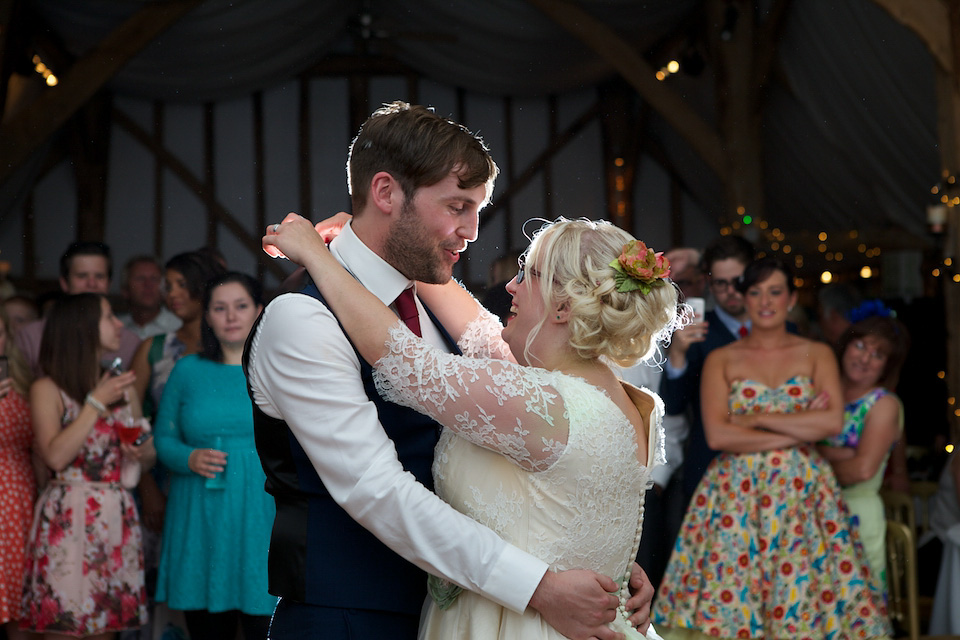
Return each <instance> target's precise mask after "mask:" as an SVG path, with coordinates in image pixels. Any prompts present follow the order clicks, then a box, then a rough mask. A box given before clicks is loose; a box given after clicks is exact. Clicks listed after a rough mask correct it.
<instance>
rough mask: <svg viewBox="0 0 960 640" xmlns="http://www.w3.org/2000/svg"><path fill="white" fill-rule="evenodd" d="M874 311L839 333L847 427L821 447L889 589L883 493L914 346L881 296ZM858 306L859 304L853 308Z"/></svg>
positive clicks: (874, 569) (877, 576) (875, 572)
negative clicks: (903, 372)
mask: <svg viewBox="0 0 960 640" xmlns="http://www.w3.org/2000/svg"><path fill="white" fill-rule="evenodd" d="M867 308H870V309H873V310H875V311H878V312H879V313H881V314H886V315H873V316H870V317H867V318H864V319H863V320H860V321H859V322H857V323H856V324H854V325H853V326H851V327H850V328H849V329H847V331H846V332H845V333H844V334H843V336H842V337H841V338H840V344H839V346H838V349H837V352H838V353H839V354H840V374H841V382H842V385H843V401H844V404H845V406H844V411H843V431H841V432H840V434H839V435H836V436H834V437H832V438H828V439H827V440H824V441H823V442H821V443H820V444H819V445H818V446H817V449H818V450H819V451H820V453H821V454H822V455H823V456H824V457H825V458H826V459H827V460H828V461H829V462H830V465H831V466H832V467H833V471H834V473H835V474H836V476H837V481H838V482H839V483H840V486H841V487H843V499H844V500H845V501H846V503H847V508H848V509H849V510H850V520H851V522H852V523H853V524H854V526H855V528H856V529H857V530H858V532H859V534H860V541H861V542H862V543H863V549H864V552H865V553H866V554H867V564H868V565H869V566H870V574H871V575H872V576H873V578H874V580H876V582H877V586H878V587H879V588H880V589H886V582H887V581H886V570H887V558H886V540H887V526H886V525H887V518H886V515H885V514H884V510H883V500H882V499H881V498H880V487H881V486H882V485H883V478H884V472H885V471H886V468H887V460H888V459H889V457H890V451H891V449H892V448H893V446H894V445H896V443H897V441H898V440H899V439H900V434H901V432H902V431H903V406H902V405H901V404H900V399H899V398H897V396H896V395H894V394H893V390H894V389H895V388H896V386H897V379H898V378H899V375H900V367H901V366H902V365H903V361H904V360H905V359H906V357H907V351H909V349H910V338H909V336H908V335H907V330H906V327H904V326H903V324H901V323H900V322H898V321H897V319H896V318H893V317H891V316H890V315H889V314H890V310H889V309H887V308H886V307H884V306H883V305H882V303H881V304H879V305H878V304H877V303H876V302H870V303H869V304H868V305H867ZM854 311H856V310H854Z"/></svg>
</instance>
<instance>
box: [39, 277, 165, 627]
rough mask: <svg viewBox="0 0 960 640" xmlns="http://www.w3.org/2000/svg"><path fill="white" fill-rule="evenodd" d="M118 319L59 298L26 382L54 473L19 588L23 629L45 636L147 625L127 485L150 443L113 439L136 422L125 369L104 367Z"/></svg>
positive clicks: (99, 307)
mask: <svg viewBox="0 0 960 640" xmlns="http://www.w3.org/2000/svg"><path fill="white" fill-rule="evenodd" d="M122 329H123V324H122V323H121V322H120V321H119V320H117V318H116V317H115V316H114V315H113V311H112V310H111V308H110V303H109V302H108V301H107V299H106V298H105V297H103V296H101V295H99V294H94V293H81V294H78V295H74V296H67V297H65V298H63V299H61V300H59V301H57V303H56V304H55V306H54V308H53V310H51V312H50V316H49V318H48V320H47V324H46V326H45V327H44V331H43V341H42V342H41V345H40V365H41V367H42V368H43V370H44V371H46V372H47V374H48V375H47V377H44V378H40V379H39V380H37V381H36V382H34V383H33V386H32V387H31V388H30V409H31V411H32V413H33V429H34V442H35V445H36V448H37V452H38V454H39V455H40V457H41V458H42V459H43V461H44V462H45V463H46V464H47V466H48V467H50V469H52V470H53V472H54V476H53V478H52V479H51V480H50V482H49V483H48V484H47V487H46V489H45V490H44V492H43V494H42V495H41V496H40V498H39V500H38V502H37V506H36V510H35V512H34V519H33V526H32V527H31V530H30V539H29V543H28V553H27V561H28V564H27V569H26V584H25V585H24V589H23V603H24V607H25V615H24V619H23V626H24V628H27V629H30V630H31V631H36V632H39V633H42V634H43V636H42V637H43V638H44V639H45V640H53V639H56V638H66V637H93V638H97V639H98V640H108V639H109V638H112V637H114V635H115V632H116V631H120V630H123V629H131V628H135V627H139V626H140V625H142V624H144V623H145V622H146V606H145V604H146V592H145V589H144V582H143V579H144V577H143V549H142V547H141V538H140V521H139V518H138V516H137V509H136V506H135V505H134V502H133V494H132V493H131V492H130V489H131V488H132V487H134V486H136V483H137V481H138V480H139V476H140V471H141V466H149V465H151V464H152V463H153V460H154V459H155V457H156V454H155V451H154V449H153V442H152V439H148V440H147V441H146V443H144V444H141V445H131V444H125V443H121V441H120V436H119V428H118V423H119V422H120V421H121V420H124V421H125V420H127V419H139V418H140V403H139V402H138V400H137V398H136V394H134V393H133V389H132V384H133V381H134V374H133V373H132V372H127V373H121V374H120V375H113V374H112V373H110V372H106V373H102V372H101V369H100V357H101V355H102V354H103V353H106V352H110V351H116V349H117V347H118V346H119V344H120V336H121V331H122Z"/></svg>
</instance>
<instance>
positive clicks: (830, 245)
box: [720, 206, 881, 289]
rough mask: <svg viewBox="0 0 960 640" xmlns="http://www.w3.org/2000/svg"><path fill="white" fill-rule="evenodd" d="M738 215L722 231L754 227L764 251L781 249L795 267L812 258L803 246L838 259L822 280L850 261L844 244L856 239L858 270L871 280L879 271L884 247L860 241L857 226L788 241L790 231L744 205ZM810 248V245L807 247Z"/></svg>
mask: <svg viewBox="0 0 960 640" xmlns="http://www.w3.org/2000/svg"><path fill="white" fill-rule="evenodd" d="M737 216H738V218H737V219H736V220H734V221H733V222H732V223H730V224H728V225H725V226H723V227H721V229H720V234H721V235H730V234H733V233H743V232H746V231H748V230H749V229H753V230H754V233H759V236H760V239H759V240H758V241H757V242H756V243H755V244H757V246H758V249H759V250H760V252H761V253H762V254H763V255H767V254H770V253H779V254H782V256H783V257H784V258H785V259H788V260H792V261H793V264H794V266H795V267H796V269H797V270H798V271H799V270H803V269H804V266H805V265H806V264H807V263H808V262H811V260H809V259H808V257H807V256H806V255H805V253H804V252H805V249H804V247H812V246H813V245H814V243H815V244H816V247H815V248H816V251H817V253H818V254H819V257H820V258H822V260H824V261H825V262H827V263H836V265H837V268H836V269H830V268H827V269H824V270H822V271H821V272H820V274H819V278H818V279H819V281H820V282H821V283H823V284H828V283H830V282H832V281H833V280H834V277H835V272H836V271H838V270H840V269H841V268H842V267H843V265H841V264H840V263H843V262H844V261H846V262H847V263H849V262H850V258H849V256H848V255H847V252H845V250H844V249H845V248H846V247H849V246H852V244H853V243H856V254H857V255H860V256H862V257H861V258H859V262H863V263H864V264H862V265H861V266H860V269H859V270H858V275H859V277H860V278H861V279H863V280H869V279H871V278H875V277H877V275H879V267H878V265H877V264H876V262H877V259H878V258H879V257H880V254H881V249H880V247H879V246H875V245H871V244H868V243H867V242H863V241H860V232H859V231H858V230H856V229H851V230H849V231H846V232H843V231H840V232H831V233H827V232H826V231H820V232H818V233H817V234H816V237H815V240H814V239H812V238H806V237H802V236H796V237H795V238H794V240H793V241H788V239H787V234H786V233H785V232H784V231H783V230H781V229H780V228H779V227H771V226H770V224H769V223H768V222H767V221H766V220H763V219H757V218H756V217H755V216H753V215H751V214H749V213H747V212H746V210H745V209H744V207H742V206H740V207H737ZM807 250H809V249H807ZM794 284H795V285H796V287H797V288H798V289H799V288H803V287H804V286H807V285H809V286H812V285H813V283H812V282H808V281H807V280H806V278H804V277H802V276H797V277H796V278H795V281H794Z"/></svg>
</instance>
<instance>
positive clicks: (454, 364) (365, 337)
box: [263, 214, 569, 469]
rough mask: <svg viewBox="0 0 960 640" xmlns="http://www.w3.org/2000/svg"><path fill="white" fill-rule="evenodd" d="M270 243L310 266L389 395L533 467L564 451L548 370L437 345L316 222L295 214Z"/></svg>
mask: <svg viewBox="0 0 960 640" xmlns="http://www.w3.org/2000/svg"><path fill="white" fill-rule="evenodd" d="M263 243H264V246H265V247H267V246H270V247H274V248H276V249H278V250H279V251H281V252H282V253H283V254H284V255H285V256H287V257H288V258H290V259H291V260H292V261H294V262H296V263H299V264H301V265H303V266H304V267H305V268H306V269H307V271H308V272H309V273H310V275H311V277H312V278H313V280H314V283H315V284H316V285H317V288H318V289H319V290H320V293H321V294H322V295H323V297H324V299H325V300H326V301H327V304H329V305H330V307H331V309H332V310H333V311H334V313H335V314H336V316H337V317H338V318H339V319H340V322H341V324H342V326H343V327H344V330H345V331H346V332H347V334H348V335H349V337H350V340H351V342H352V343H353V344H354V346H355V347H356V348H357V351H358V352H359V353H360V355H361V356H362V357H363V359H364V360H366V361H367V362H370V363H373V364H374V367H375V380H376V382H377V387H378V391H380V393H381V395H383V396H384V397H385V398H386V399H388V400H391V401H393V402H397V403H399V404H403V405H405V406H408V407H411V408H413V409H416V410H417V411H420V412H421V413H425V414H426V415H429V416H430V417H432V418H434V419H435V420H437V421H438V422H440V423H441V424H443V425H444V426H445V427H448V428H450V429H452V430H454V431H456V432H457V433H459V434H461V435H462V436H464V437H465V438H467V439H469V440H470V441H471V442H474V443H476V444H478V445H480V446H482V447H485V448H487V449H490V450H492V451H496V452H498V453H501V454H503V455H505V456H507V457H509V458H510V459H511V460H513V461H514V462H516V463H517V464H518V465H520V466H522V467H524V468H527V469H541V468H545V467H546V466H549V465H550V464H552V462H553V461H554V460H556V458H557V457H558V456H559V455H560V453H561V452H562V451H563V448H564V447H565V446H566V441H567V434H568V430H569V420H568V418H567V417H566V409H565V406H564V404H563V401H562V399H561V398H560V397H559V395H558V394H557V392H556V390H555V389H553V387H552V386H551V385H550V384H548V383H545V382H543V378H544V375H545V372H543V370H535V369H532V368H530V367H521V366H519V365H517V364H514V363H511V362H505V361H503V360H490V359H477V358H462V357H457V356H454V355H452V354H449V353H446V352H444V351H441V350H440V349H436V348H434V347H431V346H430V345H429V344H428V343H426V342H424V341H423V340H421V339H419V338H417V337H416V336H415V335H414V334H413V333H412V332H410V331H409V330H408V329H407V328H406V326H405V325H403V323H402V322H401V321H400V320H399V319H398V318H397V316H396V315H395V314H394V313H393V312H392V311H391V310H390V309H388V308H387V307H386V306H385V305H384V304H383V303H382V302H381V301H380V300H379V299H378V298H377V297H376V296H374V295H373V294H372V293H370V292H369V291H367V289H366V288H364V286H363V285H362V284H360V283H359V282H358V281H357V280H356V279H355V278H354V277H353V276H352V275H350V274H349V273H348V272H347V271H346V270H345V269H344V268H343V267H342V266H341V265H340V263H339V262H337V260H336V258H334V257H333V255H332V254H331V253H330V252H329V251H328V250H327V247H326V245H325V244H324V242H323V240H322V239H321V238H320V236H319V235H317V233H316V231H314V229H313V226H312V225H311V224H310V222H309V221H307V220H306V219H304V218H301V217H300V216H297V215H296V214H290V215H288V216H287V217H286V218H285V219H284V221H283V223H282V224H281V225H280V228H279V229H278V231H276V232H274V233H271V234H268V235H266V236H264V237H263Z"/></svg>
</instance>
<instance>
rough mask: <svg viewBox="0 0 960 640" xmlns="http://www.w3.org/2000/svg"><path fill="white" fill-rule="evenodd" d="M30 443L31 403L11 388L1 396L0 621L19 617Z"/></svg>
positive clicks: (31, 491)
mask: <svg viewBox="0 0 960 640" xmlns="http://www.w3.org/2000/svg"><path fill="white" fill-rule="evenodd" d="M32 445H33V428H32V426H31V424H30V405H29V403H28V402H27V400H26V398H24V397H23V396H22V395H20V394H19V393H17V392H16V391H12V390H11V391H10V392H9V393H7V394H6V395H5V396H4V397H2V398H0V623H6V622H8V621H10V620H19V619H20V618H21V613H20V599H21V595H22V593H23V571H24V564H23V563H24V548H25V546H26V543H27V536H28V533H29V531H30V522H31V520H32V518H33V503H34V497H35V496H36V491H37V488H36V483H35V480H34V477H33V466H32V464H31V462H30V451H31V447H32Z"/></svg>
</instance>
